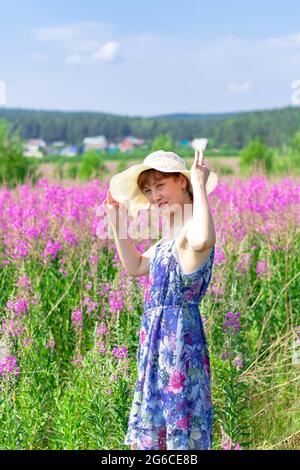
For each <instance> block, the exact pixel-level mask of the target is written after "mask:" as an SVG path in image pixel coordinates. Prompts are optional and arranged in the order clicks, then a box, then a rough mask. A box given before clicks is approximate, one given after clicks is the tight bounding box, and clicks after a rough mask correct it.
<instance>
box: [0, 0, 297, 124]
mask: <svg viewBox="0 0 300 470" xmlns="http://www.w3.org/2000/svg"><path fill="white" fill-rule="evenodd" d="M299 18H300V2H299V1H296V0H285V1H284V2H282V1H274V0H272V1H271V0H259V1H258V0H251V1H249V0H244V1H241V0H227V1H226V2H225V1H224V0H219V1H216V0H210V1H207V0H206V1H202V0H184V1H183V0H149V1H148V0H109V1H108V0H105V1H104V0H84V1H83V0H59V1H58V0H43V1H42V2H41V1H40V0H26V1H24V0H9V1H7V0H0V105H1V104H2V105H5V106H6V107H7V108H30V109H48V110H64V111H98V112H105V113H112V114H118V115H126V116H144V117H146V116H154V115H162V114H170V113H221V112H235V111H248V110H259V109H273V108H280V107H283V106H291V105H292V106H298V105H299V104H298V103H297V102H295V100H294V98H293V97H294V96H295V91H293V87H294V88H296V87H297V86H299V88H300V85H299V83H300V82H299V80H300V22H299ZM297 81H298V83H297ZM296 91H297V90H296ZM298 91H299V90H298ZM1 100H2V101H1ZM4 101H5V102H4Z"/></svg>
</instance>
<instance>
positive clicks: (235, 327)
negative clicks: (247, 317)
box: [223, 312, 241, 333]
mask: <svg viewBox="0 0 300 470" xmlns="http://www.w3.org/2000/svg"><path fill="white" fill-rule="evenodd" d="M240 315H241V314H240V312H237V313H232V312H227V314H226V320H225V322H224V323H223V330H224V332H225V333H232V332H233V333H237V332H238V331H239V330H240V328H241V324H240V321H239V317H240Z"/></svg>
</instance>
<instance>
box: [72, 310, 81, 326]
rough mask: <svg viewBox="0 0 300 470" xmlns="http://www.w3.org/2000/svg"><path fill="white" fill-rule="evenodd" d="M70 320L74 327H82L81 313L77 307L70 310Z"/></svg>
mask: <svg viewBox="0 0 300 470" xmlns="http://www.w3.org/2000/svg"><path fill="white" fill-rule="evenodd" d="M71 320H72V323H73V326H74V327H75V328H82V324H83V314H82V311H81V310H80V309H79V308H74V310H72V316H71Z"/></svg>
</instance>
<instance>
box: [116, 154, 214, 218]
mask: <svg viewBox="0 0 300 470" xmlns="http://www.w3.org/2000/svg"><path fill="white" fill-rule="evenodd" d="M152 168H154V169H155V170H159V171H162V172H170V173H175V172H179V173H182V174H183V175H185V176H186V177H187V178H188V180H189V182H191V172H190V171H189V170H187V169H186V165H185V161H184V160H183V159H182V158H181V157H179V155H177V154H176V153H174V152H166V151H164V150H157V151H156V152H152V153H150V154H149V155H147V157H146V158H145V159H144V161H143V163H140V164H137V165H132V166H131V167H129V168H128V169H127V170H125V171H122V172H121V173H117V174H116V175H114V176H113V177H112V178H111V180H110V187H109V189H110V192H111V195H112V196H113V198H114V199H115V200H116V201H117V202H119V203H126V204H127V209H128V212H129V214H130V215H132V216H133V217H136V216H137V214H138V211H139V210H141V209H149V208H150V202H149V199H148V198H147V197H146V195H145V194H144V193H143V192H142V191H141V190H140V188H139V187H138V185H137V180H138V177H139V175H140V174H141V173H142V172H143V171H145V170H150V169H152ZM217 183H218V177H217V175H216V173H215V172H213V171H210V174H209V177H208V180H207V182H206V192H207V194H209V193H211V192H212V191H213V190H214V189H215V187H216V186H217Z"/></svg>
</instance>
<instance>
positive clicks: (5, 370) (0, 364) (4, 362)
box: [0, 356, 20, 381]
mask: <svg viewBox="0 0 300 470" xmlns="http://www.w3.org/2000/svg"><path fill="white" fill-rule="evenodd" d="M19 374H20V367H17V358H16V357H14V356H3V357H2V359H1V361H0V375H1V376H2V378H3V379H4V380H5V381H10V376H11V375H16V376H17V375H19Z"/></svg>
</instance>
